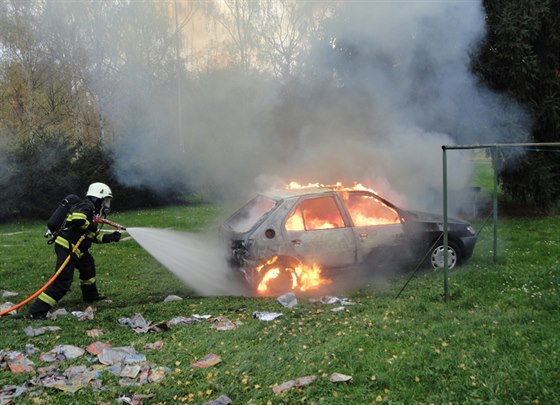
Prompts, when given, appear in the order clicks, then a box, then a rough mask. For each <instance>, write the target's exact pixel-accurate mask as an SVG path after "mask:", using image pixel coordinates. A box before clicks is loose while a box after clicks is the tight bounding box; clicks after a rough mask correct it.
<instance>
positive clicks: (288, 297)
mask: <svg viewBox="0 0 560 405" xmlns="http://www.w3.org/2000/svg"><path fill="white" fill-rule="evenodd" d="M276 300H277V301H278V302H279V303H280V304H282V305H283V306H285V307H286V308H293V307H295V306H296V305H297V303H298V302H297V298H296V295H295V294H294V293H293V292H289V293H286V294H284V295H281V296H279V297H278V298H277V299H276Z"/></svg>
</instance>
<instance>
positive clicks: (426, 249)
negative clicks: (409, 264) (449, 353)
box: [221, 186, 476, 290]
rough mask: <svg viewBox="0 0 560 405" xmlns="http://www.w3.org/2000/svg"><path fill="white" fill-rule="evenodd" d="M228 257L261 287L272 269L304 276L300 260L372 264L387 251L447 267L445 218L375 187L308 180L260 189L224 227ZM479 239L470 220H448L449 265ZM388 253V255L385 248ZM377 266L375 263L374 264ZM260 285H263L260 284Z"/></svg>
mask: <svg viewBox="0 0 560 405" xmlns="http://www.w3.org/2000/svg"><path fill="white" fill-rule="evenodd" d="M221 234H222V236H223V237H224V238H225V239H226V241H227V243H228V245H229V247H230V256H229V261H230V264H231V266H232V267H233V268H235V269H238V270H240V271H241V272H242V273H243V274H244V275H245V278H246V280H247V281H248V282H249V285H250V286H252V287H253V288H257V287H258V286H259V284H260V283H261V282H262V280H263V277H265V275H266V273H267V272H268V270H270V269H271V268H275V269H278V270H279V271H276V273H277V274H275V276H274V277H278V276H280V277H282V273H286V280H285V281H284V287H287V289H289V287H290V285H293V286H295V285H296V284H297V281H299V280H296V279H297V278H302V274H301V273H300V272H295V271H294V269H297V268H298V266H300V265H304V266H311V265H315V266H319V267H320V268H321V269H323V270H324V269H329V270H332V269H349V268H352V267H356V266H362V267H364V266H366V267H370V266H372V265H373V264H374V263H376V262H378V261H379V257H380V255H382V254H383V253H384V252H385V253H386V252H391V255H394V257H395V258H398V259H402V258H403V257H410V258H411V260H413V259H417V261H418V260H421V259H422V258H425V262H426V263H428V264H429V265H431V266H432V267H433V268H438V267H443V263H444V262H443V260H444V248H443V237H442V234H443V218H442V217H441V216H438V215H435V214H428V213H423V212H417V211H409V210H405V209H402V208H400V207H398V206H396V205H394V204H392V203H391V202H389V201H387V200H385V199H383V198H382V197H380V196H379V195H377V194H376V193H374V192H373V191H372V190H367V189H364V188H362V189H348V188H344V187H342V186H327V187H305V188H297V189H285V190H276V191H271V192H267V193H263V194H259V195H257V196H256V197H254V198H253V199H252V200H250V201H249V202H248V203H247V204H246V205H245V206H243V207H242V208H240V209H239V210H238V211H236V212H235V213H234V214H233V215H231V216H230V217H229V218H228V219H227V220H226V221H225V222H224V223H223V224H222V227H221ZM475 243H476V236H475V232H474V230H473V229H472V227H471V226H470V225H469V223H468V222H465V221H462V220H459V219H449V220H448V266H449V268H453V267H455V266H457V265H459V264H461V263H462V262H464V261H465V260H467V259H469V258H470V257H471V255H472V253H473V250H474V246H475ZM385 256H386V255H385ZM373 267H374V266H373ZM259 290H260V288H259Z"/></svg>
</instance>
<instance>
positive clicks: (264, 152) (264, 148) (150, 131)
mask: <svg viewBox="0 0 560 405" xmlns="http://www.w3.org/2000/svg"><path fill="white" fill-rule="evenodd" d="M325 4H326V3H325ZM322 32H323V35H322V36H320V37H317V38H314V40H313V41H311V42H310V49H311V51H310V52H309V55H308V56H307V57H306V58H305V59H304V60H301V61H300V66H301V68H300V69H299V70H298V72H299V73H298V75H296V76H294V77H293V80H292V82H291V83H288V84H279V83H278V81H276V80H269V79H267V78H266V77H265V76H263V75H259V76H251V77H249V78H247V77H246V76H244V75H240V74H239V72H237V71H229V70H225V69H224V70H213V71H210V72H208V73H207V74H205V75H202V76H198V77H197V78H196V80H195V79H193V78H191V77H183V78H182V81H181V83H179V84H180V88H177V87H176V86H175V87H174V86H168V87H167V88H166V87H165V86H163V87H162V86H157V85H154V84H153V82H150V81H149V80H144V79H145V78H146V77H147V75H148V73H147V72H143V71H139V72H137V71H135V70H134V67H131V68H130V71H129V74H128V79H127V81H126V82H123V83H121V85H120V87H119V88H118V91H115V94H116V98H115V100H116V101H115V102H112V103H108V104H107V107H108V109H107V110H106V111H105V113H106V114H108V115H109V116H111V117H114V118H115V119H118V120H117V127H116V129H117V132H118V138H117V140H116V142H115V143H114V151H115V153H116V156H117V164H118V165H117V175H118V178H119V180H120V181H121V182H123V183H125V184H131V185H147V186H149V187H152V188H154V189H159V190H164V189H176V188H180V187H186V188H188V189H191V190H200V189H210V190H212V191H216V192H217V193H218V194H222V195H230V196H231V195H235V196H237V197H239V196H240V195H245V194H247V193H250V192H254V191H255V190H257V189H258V188H263V187H264V188H268V187H269V186H271V184H270V183H268V184H266V183H267V182H266V181H263V180H266V179H268V180H270V179H283V180H284V181H290V180H298V181H302V182H307V181H310V182H322V183H332V182H335V181H345V182H353V181H359V182H362V183H364V184H366V185H370V186H372V187H374V188H379V190H378V192H380V193H381V194H385V195H387V194H389V195H390V196H396V197H398V198H399V199H400V200H406V201H405V202H406V203H407V205H409V206H413V207H411V208H422V209H430V210H432V211H437V210H438V209H440V205H441V204H440V202H439V201H441V199H440V197H439V196H440V193H441V182H442V181H441V176H442V175H441V170H442V169H441V146H442V145H444V144H471V143H477V142H480V143H491V142H497V141H503V140H504V139H508V138H507V136H509V134H510V132H511V130H512V126H517V127H521V128H522V132H523V131H525V133H526V132H527V131H526V128H527V127H528V125H529V120H528V119H527V116H526V115H525V113H524V111H523V110H522V109H521V108H520V107H519V106H517V105H516V104H515V103H513V102H511V101H509V100H508V99H506V98H505V97H504V96H501V95H497V94H494V93H492V92H491V91H489V90H488V89H487V88H486V87H484V85H483V84H482V83H480V81H479V80H478V79H477V77H476V76H474V75H473V74H472V73H471V69H470V63H471V60H472V57H473V55H475V54H476V51H477V48H478V47H479V46H480V44H481V42H482V40H483V39H484V36H485V19H484V11H483V8H482V4H481V2H478V1H468V2H414V1H410V2H390V1H376V2H358V1H348V2H340V4H339V6H338V8H337V9H336V10H335V11H334V12H333V14H332V16H331V17H330V18H329V19H328V20H327V21H325V23H324V25H323V31H322ZM201 35H202V34H201ZM204 35H206V33H204ZM135 78H140V79H142V78H144V79H142V80H140V79H138V80H136V79H135ZM191 79H192V80H191ZM178 103H180V104H178ZM127 109H128V110H129V111H128V112H127ZM179 109H180V110H179ZM178 114H179V115H180V119H179V117H178ZM123 116H126V117H128V119H126V120H123V119H122V117H123ZM518 132H519V130H518ZM178 134H179V135H178ZM469 157H470V155H469V154H468V152H459V151H456V152H453V155H452V157H451V158H450V163H449V166H450V170H449V184H450V188H451V191H453V190H461V189H463V188H464V187H467V186H468V185H469V181H470V178H471V163H470V159H469ZM263 183H265V184H263Z"/></svg>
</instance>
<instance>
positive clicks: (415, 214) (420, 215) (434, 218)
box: [407, 211, 468, 225]
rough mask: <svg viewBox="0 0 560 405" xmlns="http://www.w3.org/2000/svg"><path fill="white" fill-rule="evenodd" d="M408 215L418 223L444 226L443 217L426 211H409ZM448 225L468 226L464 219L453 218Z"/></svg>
mask: <svg viewBox="0 0 560 405" xmlns="http://www.w3.org/2000/svg"><path fill="white" fill-rule="evenodd" d="M407 213H408V214H409V218H411V219H412V220H413V221H416V222H426V223H438V224H443V215H440V214H434V213H431V212H424V211H407ZM447 223H449V224H463V225H468V222H467V221H463V220H462V219H459V218H453V217H448V218H447Z"/></svg>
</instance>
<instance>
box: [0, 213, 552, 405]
mask: <svg viewBox="0 0 560 405" xmlns="http://www.w3.org/2000/svg"><path fill="white" fill-rule="evenodd" d="M225 213H226V210H225V209H223V208H222V207H218V206H212V205H204V204H198V205H191V206H185V207H176V208H168V209H155V210H147V211H138V212H128V213H122V214H119V215H114V216H113V217H112V218H111V219H112V220H114V221H117V222H120V223H123V224H125V225H127V226H130V227H133V226H134V227H158V228H166V227H174V228H176V229H179V230H188V231H194V232H198V231H201V230H206V229H212V228H214V225H215V224H216V223H217V222H218V221H220V220H221V219H222V218H223V217H224V215H225ZM478 226H481V224H477V223H476V222H475V227H478ZM559 229H560V217H542V218H517V219H508V220H503V221H501V222H500V225H499V236H500V245H499V255H498V258H499V260H498V263H497V264H496V265H494V264H493V262H492V251H491V250H492V240H491V236H492V230H491V227H486V228H485V229H483V230H482V232H481V233H480V236H479V237H480V240H479V243H478V245H477V248H476V249H475V253H474V257H473V258H472V260H471V261H470V262H469V263H468V264H467V265H466V266H463V267H462V268H460V269H459V270H454V271H452V272H451V273H450V294H451V299H450V302H449V303H448V304H446V303H444V300H443V296H442V295H443V280H442V274H441V273H439V272H434V271H425V272H422V273H421V274H417V276H416V277H415V278H414V279H413V280H412V281H411V282H410V283H409V284H408V286H407V288H406V289H405V291H404V292H403V294H402V295H401V296H400V298H399V299H395V296H396V294H397V293H398V291H399V290H400V289H401V287H402V286H403V285H404V283H405V282H406V280H407V278H408V277H409V276H410V274H405V275H401V276H397V277H395V278H394V279H393V280H391V282H390V283H389V284H388V285H384V286H380V285H364V286H363V288H361V289H360V290H356V291H351V292H348V293H347V294H346V295H345V296H346V297H347V298H348V299H350V300H351V301H353V302H355V305H350V306H346V307H345V310H343V311H340V312H332V311H330V309H332V308H333V307H334V306H336V305H334V306H333V305H326V304H321V303H317V302H312V301H309V300H307V299H304V298H303V297H299V304H298V305H297V306H296V307H294V308H290V309H288V308H284V307H282V306H281V305H280V304H279V303H278V302H277V301H276V300H275V299H274V298H245V297H207V298H204V297H196V296H193V294H192V293H191V292H190V290H189V288H188V287H186V286H185V285H184V284H183V283H181V282H180V281H179V280H178V279H176V278H175V277H174V276H173V275H172V273H170V272H168V271H167V270H166V269H165V268H163V267H162V266H161V265H159V264H158V263H157V262H156V261H155V260H154V259H152V258H151V256H150V255H149V254H148V253H147V252H146V251H145V250H143V249H142V248H141V247H140V246H139V245H138V244H137V243H136V242H134V241H133V240H127V241H122V242H120V243H118V244H111V245H103V246H101V245H99V246H94V248H93V253H94V256H95V258H96V263H97V266H98V280H99V284H100V289H101V291H102V292H105V293H107V294H108V295H109V296H110V298H111V299H112V301H113V302H112V303H110V304H109V303H105V302H101V303H99V304H97V305H96V306H95V307H96V311H95V317H94V319H93V320H86V321H78V320H77V318H76V317H75V316H73V315H71V314H69V315H64V316H60V317H58V319H56V320H55V321H32V320H30V319H28V317H27V314H28V310H29V306H26V307H23V308H22V309H21V310H20V311H18V313H17V314H15V315H8V316H4V317H2V318H0V336H1V339H0V356H1V351H2V350H3V351H4V353H8V352H13V351H20V352H25V349H26V345H33V346H34V347H35V348H36V352H35V353H33V354H29V355H28V356H27V358H28V359H29V360H31V361H32V362H33V365H32V366H31V370H32V371H29V372H22V373H13V372H11V371H10V369H9V368H8V367H7V365H6V363H4V364H1V367H0V392H1V391H2V390H3V389H4V391H5V390H6V386H9V385H19V386H25V387H26V388H27V390H26V391H25V392H24V393H23V394H21V395H20V396H18V397H17V398H16V399H14V402H13V403H44V404H50V403H57V404H78V403H79V404H113V403H117V402H116V400H117V399H118V398H119V397H121V396H123V395H126V396H128V397H129V398H130V397H132V395H139V396H138V397H137V398H141V397H140V395H144V396H145V397H144V403H150V404H151V403H154V404H178V403H206V402H209V401H212V400H216V399H217V398H218V397H220V396H221V395H226V396H227V397H229V398H230V399H231V400H232V402H233V404H245V403H254V404H279V403H284V404H286V403H324V404H366V403H404V404H414V403H418V404H420V403H435V404H441V403H495V404H506V403H507V404H510V403H520V404H530V403H533V404H557V403H560V367H559V353H560V311H559V310H560V272H559V268H560V265H559V256H558V252H559V251H560V246H559V245H560V231H559ZM43 231H44V224H43V223H40V222H29V223H14V224H8V225H1V226H0V246H1V251H2V254H1V256H0V293H1V292H2V291H3V290H7V291H14V292H18V293H19V295H18V296H17V297H13V298H9V300H10V301H12V302H14V303H17V302H20V301H21V300H23V299H24V298H26V297H27V296H29V295H31V294H32V293H34V292H35V291H36V290H37V289H38V288H39V287H41V286H42V285H43V284H44V283H45V282H46V281H47V280H48V278H49V277H50V276H51V275H52V272H53V266H54V254H53V249H52V247H51V246H48V245H47V244H46V243H45V239H43V237H42V234H43ZM171 294H174V295H179V296H181V297H183V300H182V301H174V302H163V300H164V298H165V297H167V296H168V295H171ZM6 300H7V299H2V300H0V303H1V302H3V301H6ZM58 308H65V309H66V310H67V311H68V312H71V311H83V310H84V309H85V308H86V305H85V304H84V303H82V302H81V295H80V291H79V288H78V280H77V276H76V277H75V281H74V284H73V288H72V290H71V291H70V292H69V293H68V294H67V295H66V296H65V297H64V298H63V300H62V301H61V303H60V304H59V306H58ZM254 311H274V312H281V313H282V314H283V315H282V316H281V317H279V318H277V319H276V320H274V321H270V322H266V321H261V320H258V319H256V318H254V317H253V316H252V314H253V312H254ZM137 313H139V314H142V315H143V317H144V318H145V319H146V320H149V321H152V322H153V324H159V323H161V322H164V321H169V320H171V319H173V318H175V317H179V316H183V317H191V316H192V315H193V314H209V315H211V316H212V318H215V317H220V316H221V317H225V318H227V319H229V320H230V321H232V322H236V321H238V322H239V324H238V326H237V328H236V329H234V330H229V331H220V330H216V329H214V328H212V326H213V325H215V323H213V322H209V321H201V322H196V323H192V324H189V325H181V324H178V325H172V326H171V328H170V329H169V330H161V331H156V332H148V333H135V332H134V331H133V329H132V328H130V327H127V326H123V325H120V324H118V322H117V320H118V319H120V318H126V317H128V318H131V317H132V316H133V315H134V314H137ZM29 326H31V327H34V328H38V327H40V326H58V327H60V328H61V329H60V330H57V331H54V332H47V333H45V334H43V335H40V336H32V337H30V336H27V335H26V334H25V333H24V329H25V328H27V327H29ZM91 329H101V330H102V331H103V335H101V336H97V337H90V336H88V334H87V331H88V330H91ZM96 341H100V342H105V343H109V344H111V345H112V346H113V347H123V346H132V347H134V349H136V351H137V352H138V353H140V354H144V355H145V356H146V359H147V362H149V364H150V366H151V369H152V370H164V372H165V374H164V377H163V379H161V380H160V381H157V382H148V383H145V384H136V385H135V384H130V383H131V381H132V380H130V379H129V380H127V379H123V378H120V377H117V376H115V375H114V374H112V373H111V372H110V371H109V370H108V369H102V370H99V371H98V373H97V374H96V378H95V379H94V380H92V381H89V382H88V383H86V384H84V385H83V387H81V388H80V389H78V390H77V391H76V392H74V393H70V392H68V391H65V390H61V389H56V388H47V387H44V386H43V385H42V384H41V381H42V380H41V378H42V379H44V378H47V376H49V375H51V376H53V375H60V374H62V373H63V372H64V371H68V370H69V369H70V367H71V366H79V365H83V366H86V367H92V366H96V365H98V364H99V363H98V361H97V356H95V355H91V354H88V353H86V354H84V355H82V356H80V357H77V358H75V359H66V360H64V361H59V362H46V361H43V360H41V357H40V356H41V354H42V353H47V352H49V351H51V350H53V349H55V348H56V347H60V346H59V345H74V346H78V347H80V348H82V349H84V348H86V347H87V346H88V345H90V344H91V343H93V342H96ZM157 341H163V347H161V348H160V349H156V350H148V349H147V348H145V345H146V344H149V343H154V342H157ZM28 347H29V346H28ZM210 353H212V354H215V355H218V356H220V357H221V362H220V363H219V364H216V365H213V366H210V367H207V368H198V367H194V366H192V364H193V363H194V362H195V361H197V360H199V359H201V358H203V357H204V356H206V355H207V354H210ZM49 366H54V367H53V368H52V369H51V370H45V367H49ZM144 367H146V364H144ZM158 367H163V368H164V369H158ZM49 373H50V374H49ZM333 373H341V374H344V375H348V376H352V381H351V382H338V383H336V382H331V381H330V380H329V377H330V376H331V375H332V374H333ZM67 374H68V373H67ZM311 375H313V376H315V377H316V379H315V380H314V381H313V382H311V383H310V384H309V385H305V386H300V387H294V388H292V389H289V390H286V391H284V392H282V393H280V394H275V393H274V392H273V387H275V386H278V385H279V384H282V383H284V382H286V381H289V380H293V379H296V378H299V377H304V376H311ZM4 401H6V400H3V399H2V397H1V396H0V404H4V403H8V402H7V401H6V402H4Z"/></svg>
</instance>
